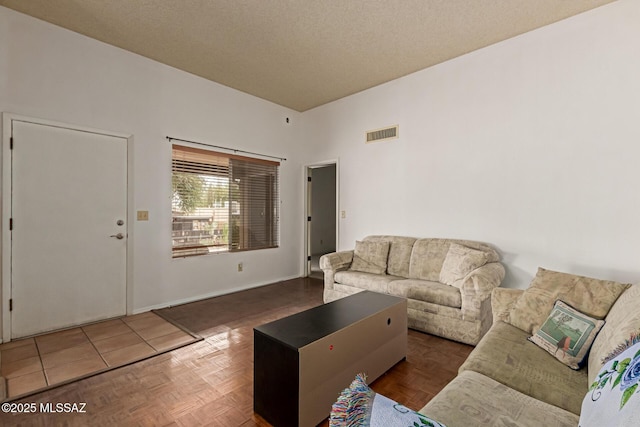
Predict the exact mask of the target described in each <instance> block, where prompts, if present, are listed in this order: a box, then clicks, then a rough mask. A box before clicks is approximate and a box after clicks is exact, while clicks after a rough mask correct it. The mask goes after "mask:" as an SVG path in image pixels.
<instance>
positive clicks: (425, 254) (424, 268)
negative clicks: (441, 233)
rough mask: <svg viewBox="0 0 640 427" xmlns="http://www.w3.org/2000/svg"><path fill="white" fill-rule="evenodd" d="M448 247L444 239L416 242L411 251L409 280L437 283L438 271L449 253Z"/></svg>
mask: <svg viewBox="0 0 640 427" xmlns="http://www.w3.org/2000/svg"><path fill="white" fill-rule="evenodd" d="M449 245H450V242H449V241H448V240H444V239H418V240H416V242H415V243H414V244H413V250H412V251H411V260H410V262H409V278H410V279H421V280H430V281H432V282H437V281H439V280H440V270H441V269H442V263H443V262H444V259H445V257H446V256H447V252H448V251H449Z"/></svg>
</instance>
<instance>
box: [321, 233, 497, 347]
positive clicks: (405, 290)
mask: <svg viewBox="0 0 640 427" xmlns="http://www.w3.org/2000/svg"><path fill="white" fill-rule="evenodd" d="M499 259H500V257H499V255H498V253H497V252H496V251H495V250H494V249H493V248H491V247H490V246H489V245H487V244H484V243H479V242H474V241H469V240H451V239H417V238H413V237H401V236H368V237H366V238H364V239H363V241H361V242H356V247H355V249H354V250H350V251H341V252H334V253H331V254H327V255H324V256H322V257H321V258H320V268H321V269H322V270H323V271H324V302H325V303H326V302H330V301H333V300H336V299H338V298H342V297H345V296H347V295H351V294H354V293H356V292H360V291H363V290H369V291H374V292H381V293H385V294H391V295H396V296H401V297H405V298H407V300H408V301H407V302H408V325H409V327H410V328H412V329H417V330H420V331H423V332H427V333H430V334H434V335H438V336H441V337H445V338H449V339H452V340H455V341H460V342H463V343H467V344H471V345H475V344H477V343H478V341H480V338H482V336H483V335H484V334H485V333H486V332H487V330H488V329H489V327H490V326H491V323H492V315H491V291H492V290H493V289H494V288H496V287H498V286H500V283H501V281H502V279H503V278H504V273H505V271H504V267H503V266H502V264H500V262H499Z"/></svg>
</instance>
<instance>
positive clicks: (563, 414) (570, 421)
mask: <svg viewBox="0 0 640 427" xmlns="http://www.w3.org/2000/svg"><path fill="white" fill-rule="evenodd" d="M418 412H420V413H421V414H425V415H426V416H428V417H430V418H433V419H437V420H439V421H440V422H442V423H444V424H445V425H447V426H450V427H454V426H487V427H493V426H509V427H540V426H554V427H569V426H570V427H576V426H577V425H578V416H577V415H575V414H572V413H571V412H569V411H565V410H564V409H560V408H558V407H555V406H552V405H549V404H547V403H544V402H541V401H540V400H537V399H534V398H532V397H530V396H527V395H526V394H523V393H520V392H518V391H516V390H514V389H512V388H509V387H507V386H505V385H504V384H500V383H499V382H497V381H495V380H493V379H491V378H489V377H486V376H484V375H481V374H479V373H477V372H473V371H464V372H462V373H460V375H458V376H457V377H456V378H454V379H453V381H451V382H450V383H449V384H447V386H446V387H445V388H444V389H442V390H441V391H440V392H439V393H438V394H437V395H436V397H434V398H433V399H431V400H430V401H429V403H427V405H426V406H425V407H424V408H422V409H420V411H418Z"/></svg>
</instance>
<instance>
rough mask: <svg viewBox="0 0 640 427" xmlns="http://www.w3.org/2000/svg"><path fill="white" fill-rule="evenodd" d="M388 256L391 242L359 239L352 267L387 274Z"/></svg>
mask: <svg viewBox="0 0 640 427" xmlns="http://www.w3.org/2000/svg"><path fill="white" fill-rule="evenodd" d="M388 256H389V242H360V241H357V242H356V248H355V249H354V251H353V261H352V262H351V267H350V269H351V270H354V271H361V272H363V273H373V274H385V273H386V271H387V258H388Z"/></svg>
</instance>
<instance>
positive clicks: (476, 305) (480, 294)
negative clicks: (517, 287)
mask: <svg viewBox="0 0 640 427" xmlns="http://www.w3.org/2000/svg"><path fill="white" fill-rule="evenodd" d="M504 274H505V271H504V267H503V266H502V264H500V263H499V262H490V263H487V264H485V265H483V266H482V267H479V268H476V269H475V270H473V271H472V272H471V273H469V274H468V275H467V277H465V278H464V280H463V282H462V284H461V286H460V294H461V296H462V316H463V318H464V319H470V320H471V319H473V320H480V319H483V318H485V317H489V316H491V306H490V302H491V300H490V299H491V291H493V290H494V289H495V288H497V287H498V286H500V284H501V283H502V279H504Z"/></svg>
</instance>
